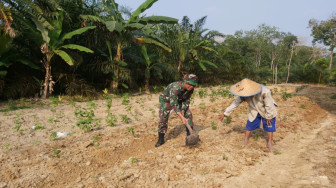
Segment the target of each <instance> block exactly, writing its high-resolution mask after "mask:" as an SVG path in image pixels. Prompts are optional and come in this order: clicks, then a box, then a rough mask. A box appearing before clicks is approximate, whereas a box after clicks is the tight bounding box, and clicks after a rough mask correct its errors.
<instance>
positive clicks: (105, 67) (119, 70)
mask: <svg viewBox="0 0 336 188" xmlns="http://www.w3.org/2000/svg"><path fill="white" fill-rule="evenodd" d="M106 47H107V50H108V54H107V53H105V52H104V51H102V50H98V51H100V53H101V55H102V56H104V57H105V58H106V60H105V61H99V62H95V63H93V64H91V65H89V66H90V71H94V72H98V73H101V72H102V73H104V74H106V75H108V77H109V78H112V80H115V81H116V82H117V83H120V82H121V81H129V80H130V79H131V74H130V70H129V69H127V68H126V66H127V63H126V62H124V61H116V60H115V59H114V58H113V54H112V47H111V42H110V41H106ZM121 85H122V86H123V87H124V88H128V86H127V85H126V84H124V83H121ZM109 89H113V88H112V85H110V88H109Z"/></svg>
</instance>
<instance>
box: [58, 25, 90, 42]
mask: <svg viewBox="0 0 336 188" xmlns="http://www.w3.org/2000/svg"><path fill="white" fill-rule="evenodd" d="M94 28H96V26H88V27H83V28H80V29H76V30H74V31H71V32H69V33H66V34H65V35H64V36H63V37H62V38H61V39H60V40H59V42H58V43H59V44H63V42H64V40H66V39H71V38H72V37H73V36H75V35H80V34H82V33H84V32H85V31H87V30H89V29H94Z"/></svg>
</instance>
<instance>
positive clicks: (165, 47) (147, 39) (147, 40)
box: [136, 38, 172, 52]
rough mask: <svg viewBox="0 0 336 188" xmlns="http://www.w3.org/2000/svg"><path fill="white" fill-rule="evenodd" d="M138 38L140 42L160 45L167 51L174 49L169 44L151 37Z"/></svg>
mask: <svg viewBox="0 0 336 188" xmlns="http://www.w3.org/2000/svg"><path fill="white" fill-rule="evenodd" d="M136 40H137V41H138V42H139V43H140V44H151V45H155V46H158V47H160V48H162V49H163V50H165V51H167V52H171V51H172V50H171V49H170V48H169V47H168V46H166V45H164V44H162V43H161V42H158V41H155V40H153V39H150V38H137V39H136Z"/></svg>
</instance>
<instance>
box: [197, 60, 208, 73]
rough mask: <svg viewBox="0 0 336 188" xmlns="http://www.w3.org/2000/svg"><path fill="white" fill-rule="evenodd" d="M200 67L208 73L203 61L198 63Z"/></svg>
mask: <svg viewBox="0 0 336 188" xmlns="http://www.w3.org/2000/svg"><path fill="white" fill-rule="evenodd" d="M198 65H199V66H200V67H201V68H202V70H203V71H206V67H205V66H204V65H203V63H202V62H201V61H199V62H198Z"/></svg>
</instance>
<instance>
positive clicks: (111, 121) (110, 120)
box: [106, 112, 118, 127]
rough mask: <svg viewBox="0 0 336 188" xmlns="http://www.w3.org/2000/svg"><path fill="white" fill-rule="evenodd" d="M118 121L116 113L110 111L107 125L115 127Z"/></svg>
mask: <svg viewBox="0 0 336 188" xmlns="http://www.w3.org/2000/svg"><path fill="white" fill-rule="evenodd" d="M117 122H118V120H117V118H116V116H115V115H114V114H112V113H110V112H108V113H107V116H106V123H107V125H109V126H110V127H114V126H115V125H116V123H117Z"/></svg>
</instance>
